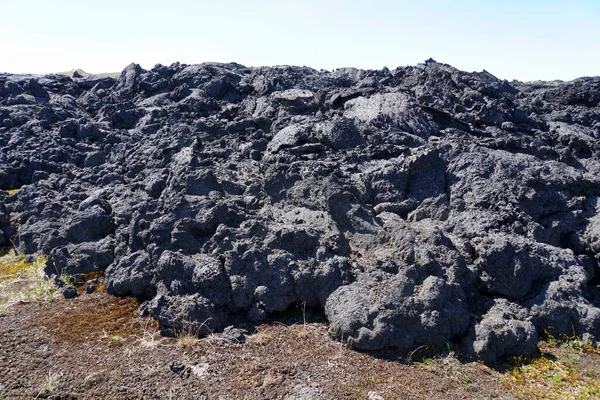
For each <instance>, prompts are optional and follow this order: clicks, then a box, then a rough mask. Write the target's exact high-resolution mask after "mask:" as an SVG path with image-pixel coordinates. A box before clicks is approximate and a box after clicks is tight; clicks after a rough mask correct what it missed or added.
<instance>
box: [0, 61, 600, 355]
mask: <svg viewBox="0 0 600 400" xmlns="http://www.w3.org/2000/svg"><path fill="white" fill-rule="evenodd" d="M0 78H2V79H1V80H0V82H1V84H0V189H2V190H1V191H0V246H9V245H14V246H15V247H16V248H17V249H18V250H19V251H23V252H24V253H26V254H27V256H28V257H30V258H31V257H34V255H38V254H44V255H46V256H47V258H48V261H47V264H46V273H47V274H48V275H57V276H60V275H66V274H68V275H70V276H82V274H85V273H87V272H101V271H105V276H106V286H107V289H108V291H109V292H110V293H113V294H115V295H120V296H123V295H131V296H136V297H138V298H140V299H143V300H144V304H143V306H142V309H143V311H144V312H145V313H146V314H148V315H151V316H153V317H154V318H156V319H157V320H158V321H159V322H160V323H161V324H162V325H163V326H165V327H170V329H175V330H181V329H186V330H189V331H191V332H194V333H197V334H209V333H211V332H218V331H220V330H222V329H224V330H225V331H224V335H226V336H227V335H229V336H231V337H232V338H233V337H234V336H235V340H241V339H240V338H242V337H243V335H242V333H241V332H238V331H237V330H236V329H235V328H227V327H229V326H231V325H232V324H235V326H238V325H239V323H240V320H241V319H242V320H243V319H248V320H250V321H253V322H261V321H266V320H268V319H269V316H270V314H273V313H278V312H282V311H286V310H288V309H295V308H296V307H298V306H299V305H301V306H302V307H309V308H311V307H313V308H315V309H317V310H323V311H324V312H325V315H326V317H327V319H328V320H329V322H330V327H331V332H332V334H333V336H335V337H336V338H337V339H338V340H341V341H345V342H347V343H349V344H351V345H352V346H354V347H356V348H359V349H380V348H383V347H389V346H392V347H396V348H399V349H402V350H409V349H411V348H414V347H415V346H420V345H426V346H430V347H432V348H436V347H438V346H443V345H445V343H446V342H448V341H451V342H455V343H460V344H461V345H462V348H463V349H464V352H465V354H467V355H470V356H472V357H474V358H479V359H482V360H485V361H488V362H493V361H495V360H497V359H498V358H499V357H504V356H511V355H518V354H533V353H534V352H535V351H536V341H537V338H538V334H539V333H540V332H544V331H548V332H550V333H553V334H563V333H566V334H577V335H580V336H581V337H585V338H590V340H592V339H593V340H597V338H599V337H600V203H599V198H600V178H599V177H600V162H599V161H598V160H600V143H599V142H598V139H599V138H600V111H598V99H600V94H599V90H600V86H599V85H598V82H599V79H598V78H582V79H578V80H575V81H572V82H565V83H562V82H548V83H546V82H536V83H520V82H511V83H509V82H507V81H504V80H501V79H497V78H496V77H494V76H493V75H491V74H489V73H488V72H485V71H483V72H479V73H466V72H462V71H459V70H457V69H455V68H453V67H451V66H449V65H445V64H441V63H437V62H435V61H433V60H427V61H426V62H425V63H424V64H420V65H417V66H414V67H401V68H397V69H396V70H394V71H389V70H387V69H384V70H381V71H362V70H358V69H353V68H344V69H338V70H335V71H332V72H327V71H316V70H313V69H310V68H306V67H302V68H300V67H289V66H282V67H272V68H246V67H244V66H242V65H239V64H234V63H231V64H216V63H206V64H201V65H185V64H180V63H175V64H173V65H171V66H162V65H157V66H156V67H155V68H153V69H151V70H148V71H147V70H144V69H143V68H141V67H140V66H139V65H136V64H131V65H129V66H128V67H126V69H125V70H124V71H123V73H122V74H121V75H120V76H119V77H118V78H117V79H113V78H108V77H103V76H93V75H89V76H88V75H86V76H74V77H66V76H59V75H48V76H44V77H37V76H28V75H2V76H0ZM7 189H19V190H18V192H17V193H16V194H13V195H10V196H9V195H8V194H7V193H6V192H5V190H7ZM57 282H58V281H57ZM63 283H64V282H63ZM91 285H94V284H88V287H89V288H90V289H89V290H91V287H92V286H91ZM242 326H243V323H242Z"/></svg>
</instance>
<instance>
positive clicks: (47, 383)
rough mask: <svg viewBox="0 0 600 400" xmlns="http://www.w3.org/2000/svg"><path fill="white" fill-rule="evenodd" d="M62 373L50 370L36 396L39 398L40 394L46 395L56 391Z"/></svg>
mask: <svg viewBox="0 0 600 400" xmlns="http://www.w3.org/2000/svg"><path fill="white" fill-rule="evenodd" d="M60 377H61V375H60V374H58V373H54V372H52V371H48V374H47V375H46V376H45V377H44V385H43V386H42V388H41V389H40V391H39V393H38V395H37V396H35V398H36V399H37V398H39V397H40V396H45V395H49V394H52V393H54V391H56V389H57V388H58V384H59V383H60Z"/></svg>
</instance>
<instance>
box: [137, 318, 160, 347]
mask: <svg viewBox="0 0 600 400" xmlns="http://www.w3.org/2000/svg"><path fill="white" fill-rule="evenodd" d="M153 322H154V321H152V320H150V319H148V320H146V321H145V322H144V325H143V326H142V335H141V336H137V339H138V341H139V343H140V345H141V346H142V347H145V348H148V349H154V348H155V347H158V346H159V345H160V339H159V338H157V337H158V336H160V331H159V329H158V327H156V326H155V327H150V325H151V324H152V323H153Z"/></svg>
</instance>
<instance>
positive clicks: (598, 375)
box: [502, 338, 600, 400]
mask: <svg viewBox="0 0 600 400" xmlns="http://www.w3.org/2000/svg"><path fill="white" fill-rule="evenodd" d="M540 348H541V349H542V355H541V356H539V357H536V358H526V357H515V358H513V359H511V363H512V364H513V368H512V369H510V370H509V371H508V372H507V373H506V374H504V376H503V378H502V383H503V384H504V385H505V386H507V387H509V388H510V389H511V390H512V391H513V392H514V394H515V395H516V396H517V397H518V398H520V399H530V398H538V399H557V400H558V399H577V400H580V399H581V400H584V399H598V398H600V369H599V368H598V366H599V365H600V350H598V348H596V347H594V346H593V345H592V344H591V343H587V342H583V341H581V340H580V339H578V338H575V339H569V340H565V339H559V340H557V339H554V338H550V340H548V341H546V342H542V343H540ZM590 361H591V363H590Z"/></svg>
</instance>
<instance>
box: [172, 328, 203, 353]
mask: <svg viewBox="0 0 600 400" xmlns="http://www.w3.org/2000/svg"><path fill="white" fill-rule="evenodd" d="M199 340H200V339H198V336H196V335H195V334H194V333H192V332H189V331H181V332H179V335H178V336H177V342H178V343H179V345H180V346H181V347H183V348H188V349H191V348H192V347H194V346H195V345H196V343H198V341H199Z"/></svg>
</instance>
